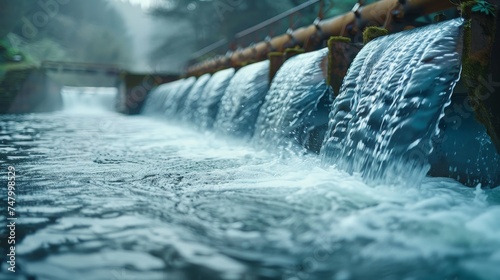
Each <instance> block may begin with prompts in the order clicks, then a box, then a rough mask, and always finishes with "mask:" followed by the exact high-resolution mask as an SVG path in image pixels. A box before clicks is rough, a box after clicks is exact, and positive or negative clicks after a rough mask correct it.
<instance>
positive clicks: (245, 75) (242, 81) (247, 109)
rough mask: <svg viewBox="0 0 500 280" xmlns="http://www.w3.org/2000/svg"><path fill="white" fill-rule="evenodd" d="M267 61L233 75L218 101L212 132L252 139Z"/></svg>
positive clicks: (263, 89) (244, 68)
mask: <svg viewBox="0 0 500 280" xmlns="http://www.w3.org/2000/svg"><path fill="white" fill-rule="evenodd" d="M268 75H269V61H267V60H265V61H261V62H258V63H254V64H250V65H247V66H245V67H243V68H241V69H240V70H238V72H236V74H235V75H234V77H233V78H232V79H231V82H229V86H228V88H227V89H226V92H225V93H224V96H223V97H222V100H221V104H220V107H219V112H218V114H217V119H216V121H215V125H214V127H215V129H216V130H217V131H220V132H223V133H226V134H230V135H234V136H242V137H250V136H252V135H253V132H254V126H255V122H256V121H257V115H258V113H259V110H260V107H261V106H262V104H263V103H264V98H265V95H266V93H267V90H268V86H269V82H268Z"/></svg>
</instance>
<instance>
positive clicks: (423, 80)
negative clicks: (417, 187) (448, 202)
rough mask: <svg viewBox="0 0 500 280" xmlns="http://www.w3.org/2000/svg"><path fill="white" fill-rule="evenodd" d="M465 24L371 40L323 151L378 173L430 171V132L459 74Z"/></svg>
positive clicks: (353, 167)
mask: <svg viewBox="0 0 500 280" xmlns="http://www.w3.org/2000/svg"><path fill="white" fill-rule="evenodd" d="M462 24H463V20H462V19H456V20H451V21H447V22H443V23H439V24H435V25H430V26H426V27H423V28H418V29H413V30H409V31H406V32H400V33H396V34H392V35H389V36H383V37H380V38H377V39H376V40H374V41H372V42H370V43H369V44H368V45H366V46H365V47H364V48H363V49H362V50H361V51H360V53H359V54H358V55H357V56H356V59H355V60H354V61H353V63H352V65H351V67H350V68H349V71H348V73H347V76H346V77H345V79H344V82H343V85H342V88H341V90H340V94H339V96H338V97H337V98H336V99H335V101H334V104H333V109H332V113H331V116H330V128H329V130H330V132H329V135H328V137H327V139H326V140H325V143H324V144H323V147H322V154H323V156H325V157H326V158H328V159H329V161H330V162H332V163H335V164H336V165H338V166H341V168H343V169H345V170H347V171H349V172H360V173H362V174H363V176H364V177H366V178H368V179H371V180H373V179H386V178H387V177H389V178H390V179H389V180H394V177H400V178H401V179H402V180H404V181H407V180H408V178H413V179H412V181H413V180H416V179H418V178H420V177H422V176H423V175H425V174H426V173H427V171H428V167H427V166H426V165H427V158H428V156H429V154H430V153H431V151H432V145H431V139H432V137H433V136H436V135H437V134H438V132H439V131H438V125H439V121H440V119H441V118H442V117H443V115H444V108H445V106H447V105H448V104H449V102H450V98H451V94H452V92H453V88H454V86H455V83H456V82H457V81H458V78H459V75H460V67H461V49H460V48H459V47H458V46H460V45H461V40H462V38H461V37H462V35H461V34H462ZM417 183H418V182H417Z"/></svg>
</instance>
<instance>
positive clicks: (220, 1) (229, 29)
mask: <svg viewBox="0 0 500 280" xmlns="http://www.w3.org/2000/svg"><path fill="white" fill-rule="evenodd" d="M356 2H357V1H350V0H339V1H335V3H333V1H324V5H323V6H322V7H321V5H319V1H306V0H302V1H301V0H260V1H253V0H86V1H76V0H42V1H31V0H2V2H1V3H0V48H1V50H2V52H3V54H4V55H3V56H2V59H3V60H4V61H5V60H6V61H9V60H10V61H16V60H17V61H19V60H22V61H23V62H24V63H32V64H39V63H40V62H41V61H43V60H56V61H71V62H87V63H108V64H117V65H119V66H121V67H123V68H126V69H128V70H130V71H138V72H150V71H156V72H176V73H178V72H180V71H182V69H184V67H185V65H186V64H187V63H188V62H189V61H192V62H195V61H199V60H202V59H203V58H204V57H207V56H211V55H214V54H224V53H225V52H226V51H227V50H230V49H232V50H235V49H237V48H239V47H245V46H248V45H249V44H251V43H252V42H259V41H262V40H264V39H265V38H266V36H276V35H279V34H283V33H284V32H286V30H287V29H288V28H292V29H293V28H299V27H301V26H305V25H309V24H311V23H313V22H314V20H315V19H316V18H317V17H318V16H319V15H320V14H321V15H323V16H324V17H331V16H335V15H338V14H341V13H345V12H346V11H349V10H350V9H351V8H352V6H353V5H354V4H355V3H356ZM364 2H374V1H364ZM300 5H302V8H301V9H300V10H299V11H297V12H296V13H294V14H293V15H292V16H288V17H283V18H282V19H281V20H277V21H275V22H274V23H273V24H271V25H270V26H269V27H267V28H262V29H259V30H258V31H256V32H251V33H249V34H246V35H245V36H239V37H238V36H237V35H239V34H238V33H239V32H241V31H244V30H246V29H248V28H250V27H252V26H255V25H256V24H259V23H262V22H264V21H265V20H268V19H271V18H273V17H279V15H280V14H281V15H282V14H283V13H286V12H287V11H290V10H291V9H294V8H296V7H297V6H300Z"/></svg>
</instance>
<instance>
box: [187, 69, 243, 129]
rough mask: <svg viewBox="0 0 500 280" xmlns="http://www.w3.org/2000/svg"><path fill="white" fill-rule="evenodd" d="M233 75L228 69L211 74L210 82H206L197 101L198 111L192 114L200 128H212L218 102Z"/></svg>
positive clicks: (231, 70) (232, 71) (217, 109)
mask: <svg viewBox="0 0 500 280" xmlns="http://www.w3.org/2000/svg"><path fill="white" fill-rule="evenodd" d="M233 75H234V69H233V68H229V69H225V70H221V71H219V72H217V73H215V74H213V75H212V78H210V81H208V83H207V85H206V86H205V90H204V91H203V93H202V94H201V96H200V100H199V101H198V103H199V106H198V109H197V110H196V111H194V112H193V114H194V119H195V120H196V121H197V122H198V125H199V126H200V128H202V129H209V128H212V126H213V124H214V121H215V118H216V117H217V112H218V111H219V104H220V101H221V99H222V96H223V95H224V92H225V91H226V89H227V87H228V86H229V82H230V81H231V78H232V77H233Z"/></svg>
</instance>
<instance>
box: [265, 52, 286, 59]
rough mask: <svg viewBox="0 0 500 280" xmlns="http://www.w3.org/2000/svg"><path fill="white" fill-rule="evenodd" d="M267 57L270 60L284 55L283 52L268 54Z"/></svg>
mask: <svg viewBox="0 0 500 280" xmlns="http://www.w3.org/2000/svg"><path fill="white" fill-rule="evenodd" d="M267 57H268V58H269V59H271V58H274V57H283V53H282V52H270V53H268V54H267Z"/></svg>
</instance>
